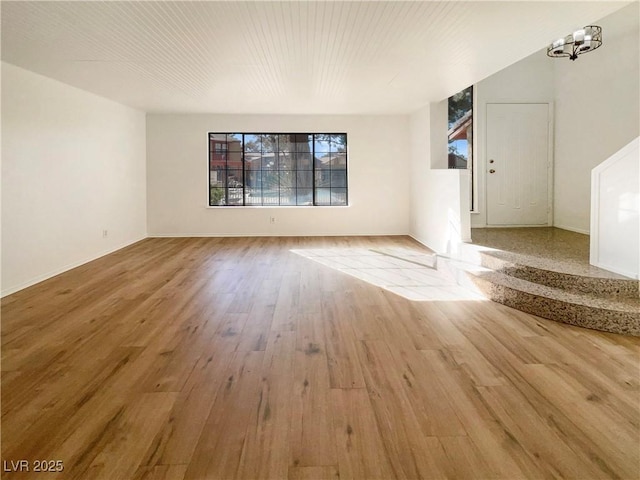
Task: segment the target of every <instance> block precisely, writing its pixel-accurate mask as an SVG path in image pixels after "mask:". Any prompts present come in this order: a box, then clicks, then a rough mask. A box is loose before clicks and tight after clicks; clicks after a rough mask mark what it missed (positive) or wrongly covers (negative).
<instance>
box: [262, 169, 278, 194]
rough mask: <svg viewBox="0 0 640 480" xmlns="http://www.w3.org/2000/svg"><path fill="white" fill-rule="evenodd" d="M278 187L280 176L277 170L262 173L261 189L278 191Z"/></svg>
mask: <svg viewBox="0 0 640 480" xmlns="http://www.w3.org/2000/svg"><path fill="white" fill-rule="evenodd" d="M279 186H280V175H279V174H278V171H277V170H266V171H265V170H263V171H262V188H264V189H267V188H269V189H276V190H277V189H278V187H279Z"/></svg>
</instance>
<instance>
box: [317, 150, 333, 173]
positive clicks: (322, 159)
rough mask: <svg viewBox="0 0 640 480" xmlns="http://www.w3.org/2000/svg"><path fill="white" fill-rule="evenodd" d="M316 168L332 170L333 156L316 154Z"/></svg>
mask: <svg viewBox="0 0 640 480" xmlns="http://www.w3.org/2000/svg"><path fill="white" fill-rule="evenodd" d="M315 168H316V169H322V168H331V154H330V153H320V154H316V158H315Z"/></svg>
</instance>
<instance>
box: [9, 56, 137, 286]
mask: <svg viewBox="0 0 640 480" xmlns="http://www.w3.org/2000/svg"><path fill="white" fill-rule="evenodd" d="M145 197H146V183H145V117H144V113H142V112H139V111H136V110H133V109H131V108H128V107H124V106H122V105H120V104H117V103H114V102H112V101H109V100H106V99H103V98H101V97H98V96H96V95H93V94H90V93H87V92H84V91H82V90H78V89H76V88H73V87H70V86H68V85H65V84H62V83H60V82H57V81H54V80H51V79H48V78H46V77H42V76H40V75H36V74H34V73H31V72H28V71H26V70H23V69H20V68H18V67H15V66H13V65H9V64H6V63H3V64H2V288H3V290H2V295H7V294H9V293H12V292H14V291H17V290H19V289H21V288H24V287H26V286H29V285H31V284H33V283H36V282H38V281H41V280H44V279H46V278H48V277H51V276H53V275H56V274H58V273H60V272H62V271H65V270H68V269H69V268H72V267H75V266H77V265H80V264H82V263H85V262H87V261H90V260H93V259H95V258H97V257H99V256H101V255H104V254H106V253H108V252H111V251H113V250H116V249H118V248H121V247H123V246H125V245H127V244H129V243H132V242H135V241H137V240H140V239H141V238H144V237H145V236H146V200H145ZM103 230H107V231H108V236H107V238H103Z"/></svg>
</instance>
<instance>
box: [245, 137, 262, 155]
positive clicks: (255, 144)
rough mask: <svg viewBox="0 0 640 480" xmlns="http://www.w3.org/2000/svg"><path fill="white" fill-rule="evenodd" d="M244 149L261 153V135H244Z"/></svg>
mask: <svg viewBox="0 0 640 480" xmlns="http://www.w3.org/2000/svg"><path fill="white" fill-rule="evenodd" d="M244 151H245V154H246V153H247V152H254V153H256V152H257V153H260V152H261V151H262V142H261V135H256V134H248V135H245V136H244Z"/></svg>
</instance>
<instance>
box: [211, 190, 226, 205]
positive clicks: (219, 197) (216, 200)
mask: <svg viewBox="0 0 640 480" xmlns="http://www.w3.org/2000/svg"><path fill="white" fill-rule="evenodd" d="M224 204H225V198H224V188H216V187H213V188H211V189H210V194H209V205H211V206H217V205H224Z"/></svg>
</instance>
